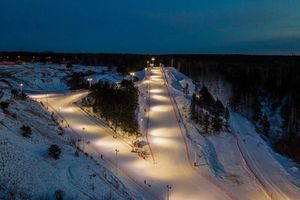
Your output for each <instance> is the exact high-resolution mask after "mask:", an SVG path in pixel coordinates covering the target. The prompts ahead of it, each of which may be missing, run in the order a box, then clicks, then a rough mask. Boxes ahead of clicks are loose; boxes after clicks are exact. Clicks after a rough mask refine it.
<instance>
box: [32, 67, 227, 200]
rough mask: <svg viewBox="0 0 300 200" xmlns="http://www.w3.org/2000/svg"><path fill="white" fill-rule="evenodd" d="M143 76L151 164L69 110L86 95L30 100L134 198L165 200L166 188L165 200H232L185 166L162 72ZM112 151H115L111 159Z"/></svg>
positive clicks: (75, 110) (87, 118) (104, 129)
mask: <svg viewBox="0 0 300 200" xmlns="http://www.w3.org/2000/svg"><path fill="white" fill-rule="evenodd" d="M147 73H148V80H145V81H144V82H143V83H141V84H149V89H150V90H149V93H150V94H149V97H150V99H148V100H150V110H149V111H148V110H147V111H146V112H148V113H147V115H149V124H148V139H149V142H150V146H151V148H152V150H153V157H154V160H155V162H154V163H153V162H152V160H151V159H150V158H148V159H147V160H144V159H142V158H140V157H138V156H137V155H136V154H135V153H132V152H131V149H132V147H131V146H130V144H128V142H126V141H124V140H122V139H121V138H116V139H115V138H114V137H113V135H114V133H113V132H112V131H111V130H110V129H109V128H107V127H106V126H105V124H104V123H101V122H100V121H98V122H95V119H92V118H91V117H90V116H88V115H87V114H86V113H85V112H83V111H82V110H81V109H80V108H79V107H78V106H76V105H75V104H73V102H75V101H78V100H79V99H81V98H83V97H84V96H85V95H86V94H87V92H78V93H69V94H65V95H35V96H33V98H36V99H38V100H39V101H44V103H45V104H46V105H48V106H49V108H50V109H52V110H53V111H55V112H57V114H58V115H59V116H61V118H62V119H64V122H63V123H65V127H66V129H67V130H69V131H70V132H72V133H73V134H74V135H77V137H79V138H81V139H82V140H83V141H85V142H82V148H83V149H84V151H86V152H88V153H89V154H90V155H92V156H93V157H94V158H97V160H101V154H102V156H103V159H102V160H103V164H104V165H106V166H108V167H109V168H110V169H111V170H112V171H113V172H114V173H115V174H117V176H118V177H119V178H120V179H121V180H122V181H123V182H124V183H125V184H126V186H127V187H129V188H130V189H131V190H132V191H134V193H135V194H136V195H135V196H138V194H141V195H142V196H143V198H145V199H165V198H166V197H167V193H168V192H167V190H168V189H167V187H166V185H170V186H171V187H172V188H171V189H170V191H169V195H170V199H216V200H217V199H218V200H219V199H232V197H231V196H230V195H228V194H227V193H226V191H223V190H222V189H220V188H219V187H217V186H216V185H214V184H213V183H212V182H209V181H208V180H207V179H205V178H203V176H201V175H200V174H199V173H197V171H195V170H194V169H193V167H192V166H191V165H190V161H189V160H188V157H187V150H186V144H185V142H184V139H183V135H182V132H181V130H180V126H179V124H178V121H177V118H176V115H175V112H174V108H173V107H172V103H171V99H170V96H169V94H168V89H167V87H166V85H165V83H164V79H163V74H162V71H161V70H160V69H159V68H157V69H152V70H151V72H147ZM144 92H145V93H147V91H144ZM148 100H147V101H148ZM66 123H68V125H69V126H70V128H69V127H68V125H67V124H66ZM87 141H89V144H87ZM116 149H117V150H118V151H119V152H118V153H117V155H116V151H115V150H116Z"/></svg>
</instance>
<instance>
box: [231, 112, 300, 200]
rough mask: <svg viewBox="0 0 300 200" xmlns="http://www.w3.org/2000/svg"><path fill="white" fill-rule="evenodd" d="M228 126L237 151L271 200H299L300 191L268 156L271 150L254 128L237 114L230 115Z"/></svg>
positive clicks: (271, 157)
mask: <svg viewBox="0 0 300 200" xmlns="http://www.w3.org/2000/svg"><path fill="white" fill-rule="evenodd" d="M230 125H231V127H232V129H233V131H234V132H236V133H234V135H235V137H236V139H237V141H238V143H239V149H240V151H241V153H242V154H243V155H244V157H245V159H246V161H247V164H248V166H249V168H250V170H251V171H252V172H253V174H255V177H256V178H257V179H258V181H259V182H260V184H261V185H262V186H263V187H264V188H265V190H266V192H267V193H268V195H269V196H270V197H271V199H274V200H277V199H284V200H296V199H299V197H300V189H299V188H297V186H296V185H294V184H293V183H292V182H291V181H290V180H289V178H288V176H289V175H288V173H286V172H285V171H284V169H283V167H282V166H280V164H279V163H278V161H276V160H275V159H274V158H273V156H272V155H271V154H270V151H271V150H270V149H268V148H269V147H268V146H267V145H266V144H265V141H263V140H262V139H261V138H260V137H259V136H258V134H257V133H256V131H255V128H254V126H253V125H252V124H251V123H250V122H249V121H248V120H247V119H245V118H244V117H242V116H241V115H239V114H237V113H231V118H230ZM249 149H250V151H249Z"/></svg>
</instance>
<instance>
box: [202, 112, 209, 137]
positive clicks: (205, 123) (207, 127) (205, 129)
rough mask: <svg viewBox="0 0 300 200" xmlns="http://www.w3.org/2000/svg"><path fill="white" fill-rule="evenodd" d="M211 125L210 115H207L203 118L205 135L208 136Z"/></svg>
mask: <svg viewBox="0 0 300 200" xmlns="http://www.w3.org/2000/svg"><path fill="white" fill-rule="evenodd" d="M209 125H210V121H209V115H208V114H207V113H206V114H205V115H204V117H203V124H202V126H203V130H204V133H206V134H208V133H209Z"/></svg>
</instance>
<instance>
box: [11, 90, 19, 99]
mask: <svg viewBox="0 0 300 200" xmlns="http://www.w3.org/2000/svg"><path fill="white" fill-rule="evenodd" d="M11 94H12V95H13V97H14V98H16V97H17V96H18V91H17V90H16V89H12V90H11Z"/></svg>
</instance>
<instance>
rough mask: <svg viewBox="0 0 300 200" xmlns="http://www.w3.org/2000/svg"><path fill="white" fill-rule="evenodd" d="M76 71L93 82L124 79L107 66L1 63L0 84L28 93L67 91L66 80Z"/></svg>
mask: <svg viewBox="0 0 300 200" xmlns="http://www.w3.org/2000/svg"><path fill="white" fill-rule="evenodd" d="M74 72H83V73H86V74H90V75H87V76H86V78H93V83H95V82H98V80H100V79H101V80H104V81H108V82H110V83H116V82H119V81H120V80H122V78H123V77H122V76H121V75H120V74H118V73H116V72H114V71H108V67H105V66H82V65H73V67H72V68H70V69H68V68H66V65H65V64H44V63H35V64H22V65H0V84H2V85H7V86H6V87H13V88H17V89H20V86H19V85H20V83H23V84H24V86H23V90H24V91H26V92H28V93H46V92H66V91H68V86H67V85H66V81H67V79H68V78H69V76H71V75H72V73H74Z"/></svg>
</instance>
